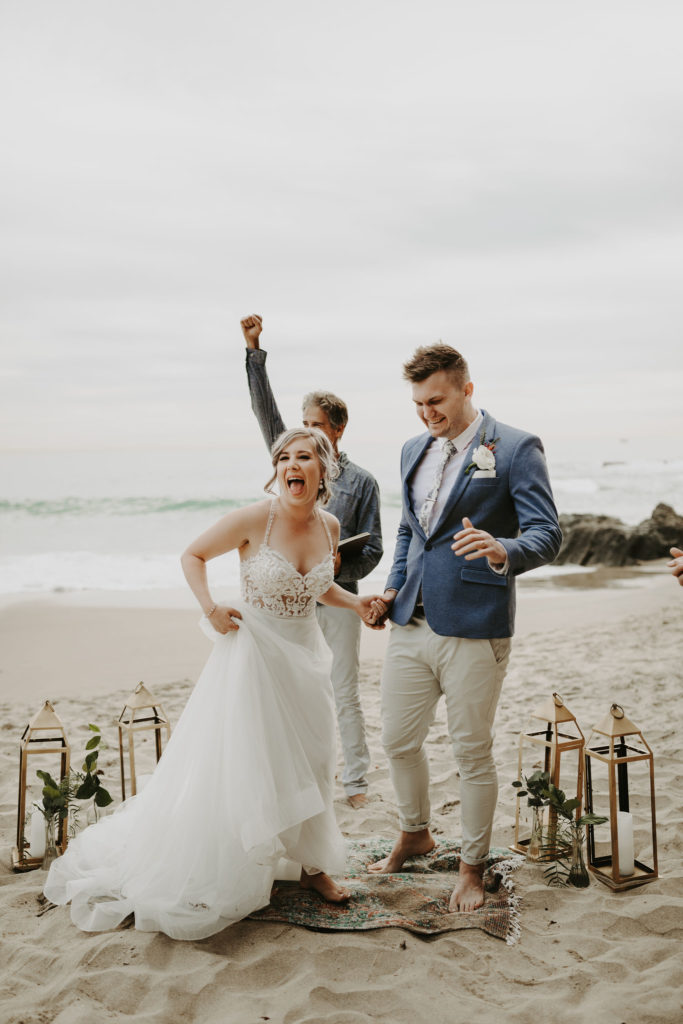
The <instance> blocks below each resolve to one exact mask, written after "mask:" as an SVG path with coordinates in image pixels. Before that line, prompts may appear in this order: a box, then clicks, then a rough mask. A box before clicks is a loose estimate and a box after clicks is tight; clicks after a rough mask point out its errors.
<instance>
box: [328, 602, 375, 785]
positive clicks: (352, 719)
mask: <svg viewBox="0 0 683 1024" xmlns="http://www.w3.org/2000/svg"><path fill="white" fill-rule="evenodd" d="M316 611H317V613H318V622H319V623H320V628H321V629H322V631H323V636H324V637H325V641H326V643H327V646H328V647H329V648H330V650H331V651H332V672H331V677H332V689H333V690H334V701H335V705H336V709H337V723H338V725H339V738H340V739H341V747H342V754H343V757H344V771H343V774H342V784H343V786H344V790H345V792H346V794H347V796H353V794H354V793H365V791H366V790H367V788H368V780H367V772H368V768H369V767H370V752H369V750H368V745H367V743H366V740H365V720H364V718H363V709H362V707H361V702H360V681H359V669H360V629H361V621H360V619H359V617H358V616H357V615H356V613H355V612H352V611H349V609H348V608H327V607H326V606H325V605H318V607H317V609H316Z"/></svg>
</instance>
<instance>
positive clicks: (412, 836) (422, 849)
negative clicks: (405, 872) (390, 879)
mask: <svg viewBox="0 0 683 1024" xmlns="http://www.w3.org/2000/svg"><path fill="white" fill-rule="evenodd" d="M435 846H436V843H435V842H434V840H433V839H432V835H431V833H430V831H429V829H428V828H423V829H421V830H420V831H419V832H401V833H400V835H399V837H398V839H397V840H396V842H395V843H394V848H393V850H392V851H391V853H390V854H389V856H388V857H382V859H381V860H377V861H375V863H374V864H368V871H375V872H376V873H377V874H380V875H390V874H393V873H396V872H397V871H400V870H401V868H402V867H403V865H404V863H405V861H407V860H408V858H409V857H418V856H419V855H420V854H421V853H429V851H430V850H433V849H434V847H435Z"/></svg>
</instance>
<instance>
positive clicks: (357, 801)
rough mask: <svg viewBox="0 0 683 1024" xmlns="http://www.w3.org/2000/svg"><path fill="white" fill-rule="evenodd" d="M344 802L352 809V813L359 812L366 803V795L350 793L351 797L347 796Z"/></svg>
mask: <svg viewBox="0 0 683 1024" xmlns="http://www.w3.org/2000/svg"><path fill="white" fill-rule="evenodd" d="M346 802H347V804H349V805H350V806H351V807H353V809H354V811H359V810H360V809H361V807H365V805H366V804H367V802H368V797H367V793H352V794H351V796H347V798H346Z"/></svg>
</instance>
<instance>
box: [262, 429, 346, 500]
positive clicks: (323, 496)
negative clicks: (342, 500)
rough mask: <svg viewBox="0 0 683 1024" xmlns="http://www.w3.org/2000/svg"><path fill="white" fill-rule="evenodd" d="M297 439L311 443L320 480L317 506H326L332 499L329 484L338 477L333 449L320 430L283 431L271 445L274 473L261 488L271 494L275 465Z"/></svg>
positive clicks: (274, 477)
mask: <svg viewBox="0 0 683 1024" xmlns="http://www.w3.org/2000/svg"><path fill="white" fill-rule="evenodd" d="M297 437H306V438H308V440H309V441H312V442H313V448H314V450H315V454H316V455H317V457H318V462H319V463H320V469H321V473H322V475H321V478H320V490H319V491H318V500H317V504H319V505H327V503H328V501H329V500H330V498H331V497H332V488H331V486H330V485H331V483H332V481H333V480H336V479H337V477H338V476H339V466H338V465H337V459H336V457H335V454H334V448H333V447H332V445H331V444H330V442H329V439H328V438H327V437H326V436H325V434H323V432H322V430H318V429H317V427H292V428H291V429H290V430H284V431H283V432H282V433H281V434H280V435H279V436H278V437H276V438H275V440H274V441H273V445H272V447H271V449H270V458H271V462H272V464H273V468H274V469H275V472H274V473H273V475H272V476H271V478H270V480H269V481H268V483H267V484H266V485H265V487H264V488H263V490H264V491H267V492H268V494H272V493H273V491H272V486H273V484H274V483H275V481H276V479H277V464H278V460H279V458H280V456H281V455H282V453H283V451H284V450H285V448H286V447H287V445H288V444H290V443H291V442H292V441H294V440H295V439H296V438H297Z"/></svg>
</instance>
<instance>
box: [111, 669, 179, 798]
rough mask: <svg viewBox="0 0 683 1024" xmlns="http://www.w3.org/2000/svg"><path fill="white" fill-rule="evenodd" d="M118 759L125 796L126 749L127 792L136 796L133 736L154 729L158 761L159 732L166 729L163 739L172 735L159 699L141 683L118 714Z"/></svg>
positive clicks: (159, 750)
mask: <svg viewBox="0 0 683 1024" xmlns="http://www.w3.org/2000/svg"><path fill="white" fill-rule="evenodd" d="M118 727H119V758H120V761H121V795H122V799H123V800H125V799H126V757H125V752H124V735H125V737H126V742H125V746H126V747H127V752H128V765H129V775H130V793H131V796H135V794H136V793H137V791H138V780H137V775H136V770H135V736H136V735H138V734H139V733H141V732H148V731H150V730H151V731H153V732H154V747H155V752H156V759H157V762H158V761H159V758H160V757H161V750H162V744H161V734H162V732H164V731H165V732H166V742H168V739H169V737H170V735H171V726H170V723H169V721H168V718H167V717H166V714H165V712H164V709H163V708H162V706H161V704H160V703H159V701H158V700H157V699H156V698H155V697H154V696H153V695H152V694H151V693H150V692H149V690H148V689H147V687H146V686H145V685H144V683H138V685H137V686H136V687H135V689H134V690H133V692H132V694H131V695H130V697H129V698H128V700H127V702H126V704H125V705H124V708H123V711H122V712H121V714H120V715H119V720H118Z"/></svg>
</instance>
